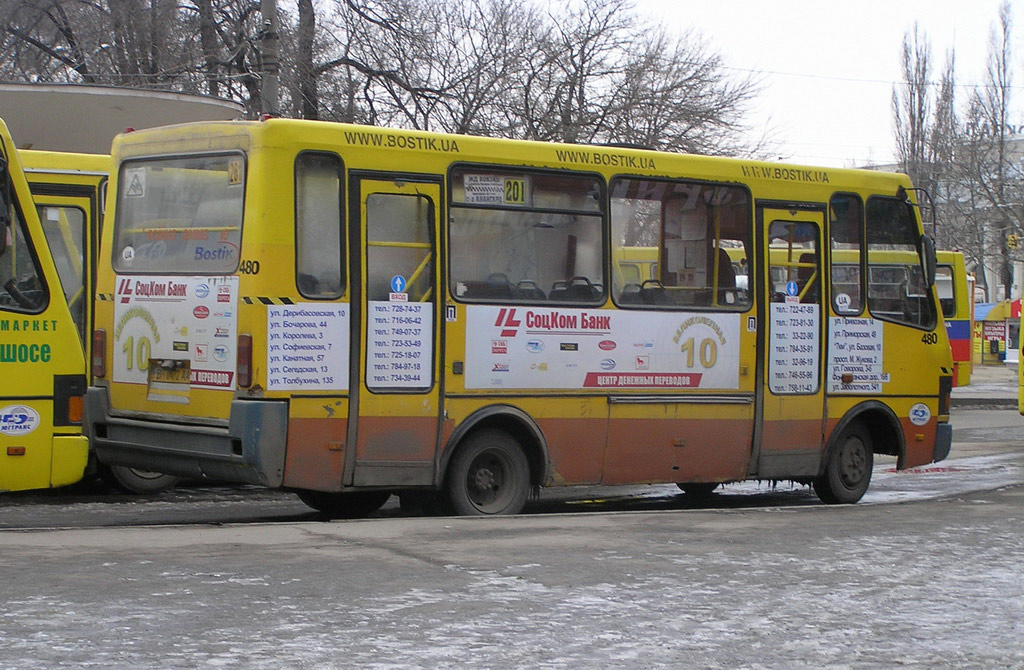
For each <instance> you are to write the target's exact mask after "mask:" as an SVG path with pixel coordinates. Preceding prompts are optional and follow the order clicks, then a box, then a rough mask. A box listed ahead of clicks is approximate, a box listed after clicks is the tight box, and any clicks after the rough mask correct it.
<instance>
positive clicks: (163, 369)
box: [149, 359, 191, 384]
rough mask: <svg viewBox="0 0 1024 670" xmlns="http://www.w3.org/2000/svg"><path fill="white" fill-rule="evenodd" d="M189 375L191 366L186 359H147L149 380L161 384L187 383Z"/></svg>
mask: <svg viewBox="0 0 1024 670" xmlns="http://www.w3.org/2000/svg"><path fill="white" fill-rule="evenodd" d="M190 377H191V366H190V365H189V362H188V361H182V360H159V359H151V360H150V361H149V381H150V382H151V383H152V382H157V383H161V384H188V383H189V378H190Z"/></svg>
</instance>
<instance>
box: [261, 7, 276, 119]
mask: <svg viewBox="0 0 1024 670" xmlns="http://www.w3.org/2000/svg"><path fill="white" fill-rule="evenodd" d="M260 13H261V14H262V15H263V30H262V32H261V33H260V45H261V46H262V52H263V53H262V56H263V58H262V63H263V68H262V70H263V71H262V73H261V75H262V81H261V82H260V111H261V113H263V114H269V115H270V116H277V115H278V109H277V104H278V85H279V79H280V74H281V61H280V53H281V48H280V45H279V44H278V39H279V35H278V32H277V28H278V23H277V0H260Z"/></svg>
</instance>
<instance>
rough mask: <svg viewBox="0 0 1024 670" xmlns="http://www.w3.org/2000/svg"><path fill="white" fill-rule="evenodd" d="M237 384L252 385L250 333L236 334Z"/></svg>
mask: <svg viewBox="0 0 1024 670" xmlns="http://www.w3.org/2000/svg"><path fill="white" fill-rule="evenodd" d="M238 385H239V386H242V387H248V386H252V335H246V334H242V335H239V336H238Z"/></svg>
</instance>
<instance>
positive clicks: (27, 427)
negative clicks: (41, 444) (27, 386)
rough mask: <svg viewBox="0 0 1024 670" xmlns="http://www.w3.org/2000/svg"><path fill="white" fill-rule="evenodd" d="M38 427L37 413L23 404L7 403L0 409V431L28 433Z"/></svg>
mask: <svg viewBox="0 0 1024 670" xmlns="http://www.w3.org/2000/svg"><path fill="white" fill-rule="evenodd" d="M38 427H39V413H38V412H36V411H35V410H34V409H32V408H31V407H27V406H25V405H8V406H7V407H4V408H3V409H0V433H3V434H4V435H28V434H29V433H31V432H32V431H33V430H35V429H36V428H38Z"/></svg>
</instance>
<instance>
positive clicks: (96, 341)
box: [92, 328, 107, 377]
mask: <svg viewBox="0 0 1024 670" xmlns="http://www.w3.org/2000/svg"><path fill="white" fill-rule="evenodd" d="M92 376H93V377H106V376H107V331H105V330H104V329H102V328H97V329H96V330H94V331H92Z"/></svg>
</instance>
